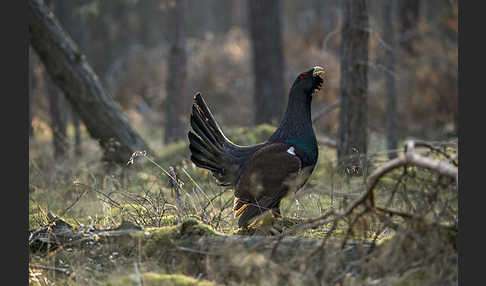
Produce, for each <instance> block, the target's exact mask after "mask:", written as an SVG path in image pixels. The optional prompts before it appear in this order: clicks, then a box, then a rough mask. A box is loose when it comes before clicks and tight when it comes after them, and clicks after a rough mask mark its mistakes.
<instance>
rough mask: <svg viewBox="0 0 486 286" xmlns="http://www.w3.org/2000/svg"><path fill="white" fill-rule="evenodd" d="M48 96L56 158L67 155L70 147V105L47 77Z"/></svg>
mask: <svg viewBox="0 0 486 286" xmlns="http://www.w3.org/2000/svg"><path fill="white" fill-rule="evenodd" d="M47 97H48V99H49V114H50V117H51V130H52V144H53V147H54V157H55V158H56V160H59V159H62V158H64V157H65V156H66V153H67V150H68V149H69V143H68V138H67V133H66V129H67V119H68V105H67V103H66V101H65V99H64V97H63V95H62V91H60V90H59V88H57V86H56V85H55V84H54V83H53V82H52V80H51V79H47Z"/></svg>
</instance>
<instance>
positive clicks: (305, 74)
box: [300, 72, 309, 79]
mask: <svg viewBox="0 0 486 286" xmlns="http://www.w3.org/2000/svg"><path fill="white" fill-rule="evenodd" d="M308 75H309V74H308V73H306V72H303V73H301V74H300V79H303V78H304V77H306V76H308Z"/></svg>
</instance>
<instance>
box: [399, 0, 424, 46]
mask: <svg viewBox="0 0 486 286" xmlns="http://www.w3.org/2000/svg"><path fill="white" fill-rule="evenodd" d="M398 3H399V5H400V6H399V9H398V11H399V13H400V15H399V18H400V42H401V45H402V47H403V48H404V49H405V50H406V51H408V53H409V54H410V55H416V54H417V52H416V50H415V48H414V41H413V39H414V38H415V35H417V22H418V19H419V11H420V10H419V7H420V6H419V5H420V3H419V1H418V0H406V1H399V2H398Z"/></svg>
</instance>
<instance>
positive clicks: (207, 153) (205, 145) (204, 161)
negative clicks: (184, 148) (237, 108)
mask: <svg viewBox="0 0 486 286" xmlns="http://www.w3.org/2000/svg"><path fill="white" fill-rule="evenodd" d="M191 127H192V130H193V131H194V132H192V131H189V133H188V138H189V143H190V144H189V149H190V151H191V160H192V162H194V163H195V164H196V166H198V167H200V168H205V169H208V170H210V171H212V172H213V175H214V176H215V177H216V179H217V180H218V182H219V183H220V184H221V185H229V184H231V182H230V179H229V177H231V175H228V174H226V173H225V172H228V171H229V169H231V164H232V163H233V162H232V160H231V154H229V153H228V151H226V150H225V144H227V142H228V141H227V139H226V137H225V136H224V135H223V132H222V131H221V128H220V127H219V125H218V123H217V122H216V121H215V120H214V117H213V115H212V114H211V111H210V110H209V108H208V107H207V105H206V103H205V102H204V100H203V98H202V97H201V95H200V93H197V94H196V95H195V96H194V104H193V106H192V114H191Z"/></svg>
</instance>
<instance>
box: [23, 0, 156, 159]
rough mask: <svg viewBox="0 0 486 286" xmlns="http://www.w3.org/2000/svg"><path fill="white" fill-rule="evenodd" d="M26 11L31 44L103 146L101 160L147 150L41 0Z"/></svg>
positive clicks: (30, 0) (35, 0)
mask: <svg viewBox="0 0 486 286" xmlns="http://www.w3.org/2000/svg"><path fill="white" fill-rule="evenodd" d="M28 14H29V19H30V23H29V40H30V43H31V45H32V47H33V48H34V50H35V51H36V53H37V55H38V56H39V58H40V59H41V60H42V62H43V63H44V65H45V67H46V70H47V72H48V74H49V75H50V77H51V78H52V80H53V81H54V83H55V84H56V85H57V86H58V87H59V88H60V89H61V90H62V91H63V92H64V95H65V96H66V99H67V100H68V101H69V103H70V105H71V107H72V108H73V109H74V110H75V111H76V112H77V114H78V115H79V116H80V118H81V120H82V121H83V123H84V125H85V126H86V128H87V129H88V132H89V133H90V135H91V136H92V137H93V138H94V139H95V140H97V141H98V142H99V143H100V145H101V147H102V148H103V149H104V158H103V159H104V160H106V161H108V162H116V163H120V164H126V162H127V161H128V160H129V159H130V156H131V154H132V153H133V152H135V151H140V150H147V151H150V150H149V148H148V146H147V144H146V143H145V142H144V141H143V139H142V138H141V137H140V136H139V135H138V133H137V132H136V131H135V130H134V129H133V128H132V127H131V126H130V123H129V122H128V120H127V118H126V117H125V116H124V115H123V112H122V110H121V108H120V106H119V105H118V104H117V103H116V102H115V101H113V99H112V98H111V96H110V95H109V94H108V93H107V92H106V90H105V89H104V88H103V86H102V85H101V83H100V81H99V79H98V77H97V75H96V74H95V73H94V72H93V70H92V69H91V67H90V66H89V65H88V63H87V62H86V60H85V57H84V55H83V54H81V52H80V51H79V49H78V47H77V46H76V45H75V43H74V42H73V41H72V39H71V38H70V37H69V36H68V35H67V33H66V32H65V31H64V30H63V29H62V27H61V26H60V25H59V23H58V21H57V19H56V18H55V16H54V15H53V14H52V12H51V11H50V10H49V9H48V8H47V7H46V6H45V5H44V4H43V3H42V1H41V0H29V1H28Z"/></svg>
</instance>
